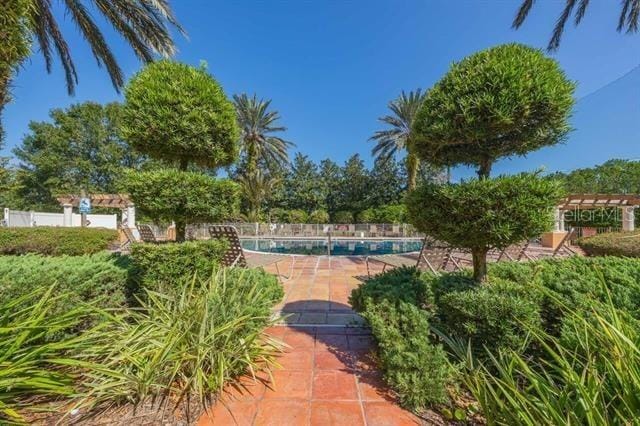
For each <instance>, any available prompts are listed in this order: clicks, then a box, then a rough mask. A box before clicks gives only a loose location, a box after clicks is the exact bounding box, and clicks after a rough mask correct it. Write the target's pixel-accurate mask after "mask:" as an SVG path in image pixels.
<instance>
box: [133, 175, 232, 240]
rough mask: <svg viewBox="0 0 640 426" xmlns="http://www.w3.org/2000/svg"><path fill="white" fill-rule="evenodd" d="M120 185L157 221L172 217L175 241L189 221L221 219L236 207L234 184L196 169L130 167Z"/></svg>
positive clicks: (230, 214)
mask: <svg viewBox="0 0 640 426" xmlns="http://www.w3.org/2000/svg"><path fill="white" fill-rule="evenodd" d="M124 187H125V188H126V190H127V192H128V193H129V194H130V196H131V199H132V200H133V201H134V202H135V203H136V206H138V209H139V210H140V213H141V214H143V215H146V216H147V217H150V218H151V219H153V220H154V221H158V222H170V221H172V220H173V221H175V223H176V239H177V240H178V241H184V236H185V229H186V225H188V224H189V223H197V222H205V223H206V222H218V221H222V220H225V219H228V218H230V217H232V216H233V215H235V214H236V213H237V212H238V211H239V209H240V189H239V186H238V184H236V183H235V182H232V181H231V180H228V179H214V178H212V177H210V176H207V175H205V174H202V173H197V172H187V171H181V170H174V169H158V170H150V171H145V172H139V171H132V172H129V173H127V174H126V176H125V182H124Z"/></svg>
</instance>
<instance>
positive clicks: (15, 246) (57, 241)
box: [0, 226, 118, 256]
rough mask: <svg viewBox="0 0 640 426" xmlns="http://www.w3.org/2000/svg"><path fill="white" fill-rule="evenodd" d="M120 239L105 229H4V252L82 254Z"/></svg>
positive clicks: (0, 244)
mask: <svg viewBox="0 0 640 426" xmlns="http://www.w3.org/2000/svg"><path fill="white" fill-rule="evenodd" d="M117 239H118V232H117V231H115V230H111V229H104V228H66V227H65V228H61V227H46V226H42V227H35V228H0V254H27V253H38V254H46V255H51V256H61V255H69V256H80V255H83V254H92V253H98V252H101V251H104V250H106V249H107V248H109V246H110V245H111V244H113V243H114V242H115V241H117Z"/></svg>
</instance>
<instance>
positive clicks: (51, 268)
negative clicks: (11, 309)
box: [0, 253, 132, 314]
mask: <svg viewBox="0 0 640 426" xmlns="http://www.w3.org/2000/svg"><path fill="white" fill-rule="evenodd" d="M130 279H131V262H130V259H129V258H127V257H125V256H119V255H117V254H110V253H99V254H93V255H84V256H56V257H52V256H41V255H35V254H28V255H25V256H0V299H2V300H11V299H17V298H19V297H22V296H24V295H26V294H29V293H31V292H33V291H36V290H38V289H41V288H48V287H50V286H51V285H53V284H56V286H55V288H54V291H55V293H54V294H53V296H56V295H58V294H67V297H64V298H56V299H55V304H56V306H55V307H54V308H52V310H51V311H50V312H52V313H53V314H55V313H56V312H64V311H67V310H70V309H72V308H73V307H75V306H77V305H78V304H81V303H93V304H94V305H96V306H98V307H101V308H116V307H123V306H125V305H126V303H127V300H128V299H129V300H131V296H132V289H131V281H130ZM16 309H18V308H17V307H16Z"/></svg>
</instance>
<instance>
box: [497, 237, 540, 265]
mask: <svg viewBox="0 0 640 426" xmlns="http://www.w3.org/2000/svg"><path fill="white" fill-rule="evenodd" d="M528 248H529V241H528V240H526V241H523V242H521V243H518V244H512V245H510V246H509V247H507V248H505V249H504V250H502V251H501V252H500V254H499V255H498V259H497V262H500V261H501V260H510V261H512V262H519V261H521V260H523V259H527V260H534V259H533V257H531V256H530V255H529V254H528V253H527V249H528Z"/></svg>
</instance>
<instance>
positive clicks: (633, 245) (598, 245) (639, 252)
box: [577, 231, 640, 257]
mask: <svg viewBox="0 0 640 426" xmlns="http://www.w3.org/2000/svg"><path fill="white" fill-rule="evenodd" d="M577 244H578V245H579V246H580V248H582V249H583V250H584V251H585V252H586V253H587V254H588V255H589V256H627V257H640V231H635V232H611V233H606V234H598V235H594V236H593V237H586V238H580V239H578V241H577Z"/></svg>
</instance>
